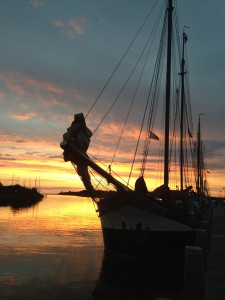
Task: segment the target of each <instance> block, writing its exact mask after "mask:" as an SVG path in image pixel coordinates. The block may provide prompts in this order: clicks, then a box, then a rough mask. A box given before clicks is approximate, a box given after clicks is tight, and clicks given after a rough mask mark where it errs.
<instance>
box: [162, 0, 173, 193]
mask: <svg viewBox="0 0 225 300" xmlns="http://www.w3.org/2000/svg"><path fill="white" fill-rule="evenodd" d="M172 12H173V6H172V0H168V7H167V18H168V37H167V70H166V111H165V149H164V185H165V189H166V191H167V188H168V186H169V129H170V122H169V121H170V120H169V119H170V85H171V48H172ZM165 196H166V197H167V195H165Z"/></svg>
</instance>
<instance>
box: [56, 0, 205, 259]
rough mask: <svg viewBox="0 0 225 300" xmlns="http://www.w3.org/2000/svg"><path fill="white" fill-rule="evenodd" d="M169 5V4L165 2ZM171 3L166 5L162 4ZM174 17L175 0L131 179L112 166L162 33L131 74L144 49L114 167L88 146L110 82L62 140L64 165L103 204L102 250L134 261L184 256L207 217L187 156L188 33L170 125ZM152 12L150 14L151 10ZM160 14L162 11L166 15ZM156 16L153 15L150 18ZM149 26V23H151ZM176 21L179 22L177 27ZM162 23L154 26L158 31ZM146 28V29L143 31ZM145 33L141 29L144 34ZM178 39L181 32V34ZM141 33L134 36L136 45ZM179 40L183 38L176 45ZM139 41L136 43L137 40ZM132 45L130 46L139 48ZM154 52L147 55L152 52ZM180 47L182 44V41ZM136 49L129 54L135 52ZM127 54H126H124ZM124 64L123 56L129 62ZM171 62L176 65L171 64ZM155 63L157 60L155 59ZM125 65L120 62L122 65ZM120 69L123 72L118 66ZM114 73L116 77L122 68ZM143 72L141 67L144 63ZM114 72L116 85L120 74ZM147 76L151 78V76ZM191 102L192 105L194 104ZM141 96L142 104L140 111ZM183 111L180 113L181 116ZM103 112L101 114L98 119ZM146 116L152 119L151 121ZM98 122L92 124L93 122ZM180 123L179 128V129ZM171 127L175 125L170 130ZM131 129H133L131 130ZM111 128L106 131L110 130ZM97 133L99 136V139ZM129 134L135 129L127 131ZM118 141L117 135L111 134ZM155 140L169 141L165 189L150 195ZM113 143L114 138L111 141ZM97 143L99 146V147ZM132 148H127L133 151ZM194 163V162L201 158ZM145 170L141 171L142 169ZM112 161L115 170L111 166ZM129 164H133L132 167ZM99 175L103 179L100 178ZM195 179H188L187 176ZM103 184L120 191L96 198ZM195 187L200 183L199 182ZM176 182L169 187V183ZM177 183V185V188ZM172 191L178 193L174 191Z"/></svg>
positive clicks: (168, 10) (166, 20)
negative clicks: (160, 118)
mask: <svg viewBox="0 0 225 300" xmlns="http://www.w3.org/2000/svg"><path fill="white" fill-rule="evenodd" d="M164 2H165V1H164ZM164 4H165V3H164ZM175 11H176V7H173V2H172V0H168V2H167V5H166V7H165V17H164V21H163V29H162V34H161V38H160V41H159V48H158V49H159V51H158V53H157V55H156V63H155V68H154V71H153V79H152V82H151V84H150V89H149V91H148V93H147V101H146V105H143V107H144V109H143V110H144V117H143V119H142V120H141V125H140V134H139V135H138V134H136V136H137V139H138V141H137V143H136V146H135V147H134V148H135V151H134V157H133V158H132V160H131V163H130V165H131V171H130V174H129V176H127V180H126V181H122V180H121V179H117V178H116V176H117V175H116V174H115V173H113V171H114V168H116V165H121V164H122V159H120V160H119V162H117V164H116V163H114V160H115V159H114V157H115V153H116V152H118V145H119V143H120V142H121V140H123V139H125V138H123V137H122V134H124V131H125V127H126V126H127V121H128V116H129V113H130V111H131V106H132V105H133V103H134V99H135V96H137V93H138V92H137V90H138V88H140V80H141V79H142V75H143V73H144V67H145V66H146V61H147V57H148V56H149V51H150V50H151V47H152V44H151V38H152V36H154V37H155V35H156V31H155V30H156V27H153V34H151V35H150V37H149V39H148V41H147V43H146V44H145V47H144V50H143V51H142V52H141V55H140V57H138V62H137V63H136V64H135V67H134V69H133V70H132V72H131V75H133V73H134V70H136V68H137V65H138V63H139V62H140V58H142V56H143V53H144V51H145V53H147V54H146V60H145V61H144V64H143V70H141V75H140V77H139V79H138V84H137V85H136V86H135V88H134V95H133V97H132V101H131V104H130V106H129V105H127V107H128V114H127V115H125V119H126V120H125V122H124V125H123V126H122V130H121V134H120V136H119V141H118V143H116V145H115V148H116V150H115V152H114V151H112V156H113V159H112V161H111V164H110V165H109V166H107V167H102V166H101V165H100V163H99V162H98V163H96V162H95V161H94V160H95V159H94V158H92V157H91V155H90V154H89V153H88V154H87V150H88V148H89V143H90V139H91V137H92V138H93V133H92V132H91V130H90V129H88V128H87V126H86V122H87V119H88V117H89V116H90V111H91V110H92V108H93V107H94V106H95V105H96V103H97V102H98V101H99V98H100V97H101V96H102V94H103V92H104V91H105V87H106V86H108V82H109V81H110V80H109V81H108V82H107V84H106V86H105V87H104V89H103V90H102V91H101V93H100V95H99V97H98V98H97V99H96V101H95V103H94V105H93V106H92V108H91V110H90V111H89V112H88V114H87V116H86V118H84V116H83V114H82V113H79V114H75V116H74V121H73V122H72V124H71V126H70V127H69V128H68V129H67V132H66V133H65V134H64V135H63V141H62V142H61V144H60V145H61V147H62V148H63V149H64V159H65V161H71V163H72V164H73V166H74V168H75V169H76V171H77V173H78V175H79V176H80V178H81V180H82V181H83V184H84V186H85V188H86V190H87V191H88V192H89V195H90V197H92V199H93V201H94V203H95V204H96V206H97V209H96V211H97V212H98V215H99V217H100V220H101V226H102V232H103V238H104V246H105V249H106V250H108V251H110V252H113V253H116V254H119V255H124V256H129V257H139V258H140V257H141V258H144V257H146V256H157V257H164V256H171V257H172V256H179V255H180V256H182V257H183V256H184V249H185V246H186V245H194V244H195V229H196V228H199V224H200V220H201V216H202V214H203V210H202V207H203V205H202V203H200V202H201V201H202V199H200V198H199V197H197V192H196V191H194V188H193V186H191V185H189V183H190V175H189V173H190V170H191V169H195V170H196V165H195V166H194V165H193V164H194V163H193V161H191V167H190V166H188V158H187V156H186V154H187V152H188V149H187V145H188V144H189V142H188V141H190V146H191V147H190V148H191V149H190V152H191V153H192V154H193V151H192V150H193V149H192V144H193V143H192V136H193V133H192V132H191V131H193V126H192V119H191V109H190V102H188V99H189V98H188V95H189V94H188V93H185V80H186V79H185V78H186V77H185V75H186V73H187V71H186V69H185V47H186V42H187V35H186V33H185V32H183V35H182V43H181V45H182V47H180V48H179V47H178V48H179V49H180V57H179V71H178V72H175V73H176V75H177V74H178V73H179V75H180V83H177V86H176V87H175V93H174V97H175V102H174V105H173V107H174V117H175V121H174V123H173V124H172V123H171V122H170V119H171V114H170V110H171V107H172V105H171V102H172V101H171V97H172V91H171V89H172V83H171V82H172V79H171V73H172V71H171V69H172V63H173V62H174V60H175V57H174V56H172V53H173V50H174V46H173V45H172V41H174V40H175V36H176V35H175V34H173V32H174V31H173V29H174V28H176V29H177V27H174V25H173V24H174V23H175V25H176V26H177V19H176V18H173V13H174V12H175ZM151 13H152V11H151ZM160 14H162V11H161V10H160ZM149 16H150V14H149V15H148V17H149ZM146 20H147V19H145V21H144V23H143V25H144V24H145V23H146ZM173 20H175V22H173ZM158 23H159V19H158V18H157V20H156V25H155V26H158ZM143 25H142V26H141V29H142V27H143ZM138 33H140V30H139V31H138ZM177 36H178V34H177ZM136 38H137V35H136V36H135V39H136ZM178 40H179V39H178ZM133 41H134V40H133ZM133 41H132V43H131V45H130V47H131V46H132V45H133ZM147 46H149V50H146V49H147ZM178 46H180V43H179V42H178ZM130 47H129V48H128V49H130ZM165 53H166V57H167V64H166V74H165V80H166V84H165V103H164V107H165V115H164V126H163V127H164V133H163V135H164V139H163V138H161V137H160V139H159V137H158V136H157V135H156V134H155V133H154V130H153V125H154V123H155V120H156V119H157V118H156V106H157V105H156V98H157V97H158V98H160V92H159V91H160V89H159V81H160V80H161V79H162V78H163V75H162V69H163V59H162V56H163V54H165ZM125 54H127V52H126V53H125ZM123 58H124V57H123ZM172 58H173V59H172ZM151 59H152V57H151ZM120 63H121V61H120ZM120 63H119V64H118V66H119V65H120ZM118 66H117V67H116V70H115V71H117V68H118ZM138 66H139V65H138ZM114 73H115V72H113V74H112V76H111V77H110V79H111V78H112V77H113V76H114ZM131 75H130V76H129V77H128V79H127V81H126V82H125V84H124V86H123V87H122V88H121V90H120V91H119V93H118V95H117V96H116V99H115V100H114V101H113V103H112V104H111V106H110V108H109V110H108V111H107V112H106V114H105V115H104V116H103V118H102V120H100V122H99V125H98V126H97V128H96V130H97V129H99V126H100V125H101V126H103V122H104V121H105V119H106V117H107V116H108V113H109V111H110V110H111V108H112V106H113V105H114V104H115V103H116V102H117V100H118V98H119V97H120V96H121V94H122V92H123V91H124V89H125V87H127V82H128V81H129V80H130V78H131V77H132V76H131ZM148 76H149V75H148ZM189 100H190V99H189ZM141 102H142V98H141V100H140V96H139V103H138V106H139V108H140V106H141ZM123 107H124V103H122V104H121V106H120V109H122V108H123ZM160 109H161V115H162V112H163V110H164V109H163V105H161V107H160ZM178 112H179V113H178ZM99 113H100V111H98V114H99ZM138 115H139V111H138V110H136V111H135V113H134V121H135V122H136V120H137V116H138ZM147 117H148V118H147ZM90 123H93V119H91V120H90ZM177 124H178V125H177ZM144 125H145V126H146V130H145V133H144V136H145V138H142V137H143V135H142V132H143V127H144ZM172 125H173V126H172ZM176 126H177V127H178V128H179V133H177V132H176V130H175V127H176ZM132 128H133V127H132ZM107 129H108V131H107ZM96 130H95V131H94V134H96ZM104 130H105V131H104V132H105V134H106V132H108V134H110V128H107V126H105V127H104ZM129 134H131V130H130V132H129ZM178 137H179V143H178V144H179V147H178V146H177V140H176V139H177V138H178ZM112 138H113V136H112ZM127 138H128V141H130V139H131V136H130V135H127ZM152 140H158V141H159V140H160V145H161V140H163V141H164V143H163V144H164V151H163V152H164V155H163V159H162V161H163V168H164V171H163V172H162V173H163V177H164V180H163V184H161V185H160V186H158V187H157V188H156V189H155V190H154V191H152V192H148V190H147V187H146V184H145V180H144V174H146V166H147V165H148V158H147V157H148V154H149V151H150V150H151V149H152V148H153V149H155V145H152V148H151V147H150V142H151V141H152ZM141 141H144V143H143V151H142V153H143V157H142V158H139V157H138V159H137V155H138V151H137V149H139V147H140V145H141ZM103 142H104V140H103V139H102V140H101V141H99V142H98V148H99V150H98V151H96V152H100V149H101V143H103ZM108 143H110V140H109V139H108ZM175 144H176V147H177V148H179V149H178V150H179V155H178V157H177V156H175V161H176V162H177V161H178V162H179V170H178V169H177V168H176V167H175V163H172V148H175V147H174V146H175ZM95 145H96V144H95ZM128 149H129V148H128ZM130 153H131V150H130V149H129V150H127V157H123V160H124V161H125V162H126V163H127V160H128V157H129V156H130ZM192 158H193V156H192ZM135 161H138V162H139V167H138V168H139V170H140V176H139V178H138V179H137V180H136V183H135V186H132V185H131V184H130V178H131V173H132V171H133V169H134V162H135ZM195 161H196V160H195ZM141 162H142V165H141V167H140V164H141ZM113 163H114V165H113ZM127 164H128V163H127ZM96 174H97V175H96ZM92 175H95V178H96V179H97V180H96V181H97V184H96V186H95V187H94V182H95V181H94V179H93V178H94V177H93V176H92ZM188 176H189V177H188ZM171 177H176V178H178V177H179V181H178V180H177V181H176V183H173V184H172V180H170V178H171ZM103 179H105V181H106V187H107V189H109V186H113V187H114V188H115V190H114V191H113V192H108V193H107V194H104V195H102V196H99V195H97V194H96V193H95V190H96V189H97V188H98V187H99V186H101V187H102V185H103ZM193 181H194V182H195V181H196V177H195V178H194V179H193ZM170 183H171V185H170ZM178 185H179V187H178ZM171 186H172V187H171Z"/></svg>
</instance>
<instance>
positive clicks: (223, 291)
mask: <svg viewBox="0 0 225 300" xmlns="http://www.w3.org/2000/svg"><path fill="white" fill-rule="evenodd" d="M224 299H225V206H219V207H214V209H213V219H212V227H211V248H210V251H209V252H208V260H207V270H206V272H205V300H224Z"/></svg>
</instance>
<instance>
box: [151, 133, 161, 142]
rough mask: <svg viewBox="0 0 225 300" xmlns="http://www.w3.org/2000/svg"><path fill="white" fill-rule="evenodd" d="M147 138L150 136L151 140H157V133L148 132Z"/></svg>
mask: <svg viewBox="0 0 225 300" xmlns="http://www.w3.org/2000/svg"><path fill="white" fill-rule="evenodd" d="M149 138H150V139H151V140H156V141H159V138H158V137H157V135H156V134H154V133H153V132H152V131H150V132H149Z"/></svg>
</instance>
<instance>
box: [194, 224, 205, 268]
mask: <svg viewBox="0 0 225 300" xmlns="http://www.w3.org/2000/svg"><path fill="white" fill-rule="evenodd" d="M207 244H208V242H207V231H206V230H202V229H196V238H195V246H196V247H200V248H202V259H203V264H204V269H205V271H206V270H207V256H208V253H207V252H208V245H207Z"/></svg>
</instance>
